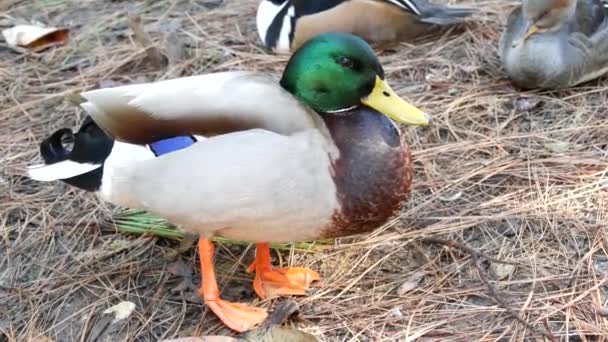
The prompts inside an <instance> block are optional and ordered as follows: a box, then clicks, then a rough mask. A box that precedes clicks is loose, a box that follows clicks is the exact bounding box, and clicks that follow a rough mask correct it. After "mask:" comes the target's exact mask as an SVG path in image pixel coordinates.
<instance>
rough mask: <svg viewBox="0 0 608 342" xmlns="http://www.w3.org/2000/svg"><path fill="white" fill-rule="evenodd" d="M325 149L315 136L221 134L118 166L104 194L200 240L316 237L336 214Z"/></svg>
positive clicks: (315, 133) (313, 132) (251, 132)
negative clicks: (184, 230)
mask: <svg viewBox="0 0 608 342" xmlns="http://www.w3.org/2000/svg"><path fill="white" fill-rule="evenodd" d="M326 144H327V142H326V140H325V139H324V138H323V137H322V136H321V134H320V133H319V132H318V131H316V130H309V131H307V132H301V133H297V134H294V135H292V136H285V135H281V134H276V133H273V132H269V131H266V130H257V129H255V130H249V131H244V132H236V133H231V134H225V135H221V136H216V137H212V138H209V139H207V140H205V141H204V142H200V143H196V144H194V145H192V146H191V147H189V148H186V149H183V150H179V151H176V152H173V153H170V154H166V155H163V156H160V157H157V158H154V159H150V160H145V161H141V162H138V163H135V164H130V165H129V166H128V167H125V168H115V169H113V170H111V172H110V173H108V177H110V178H109V179H106V180H107V181H105V182H104V185H103V186H102V193H103V196H104V197H106V198H108V199H109V200H111V201H112V202H114V203H116V204H119V205H123V206H128V207H131V208H142V209H145V210H148V211H150V212H152V213H155V214H157V215H159V216H161V217H164V218H166V219H168V220H170V221H171V222H172V223H175V224H177V225H180V226H181V227H183V228H184V229H186V230H188V231H191V232H195V233H199V234H203V235H205V236H210V235H221V236H225V237H229V238H233V239H243V240H249V241H294V240H310V239H315V238H318V237H319V235H318V234H319V231H320V229H322V228H323V227H327V226H328V224H330V222H331V218H332V215H333V214H334V211H335V210H336V209H337V208H338V200H337V196H336V186H335V184H334V182H333V180H332V176H331V169H332V167H331V160H330V156H329V153H328V148H329V149H331V148H332V147H331V146H327V145H326Z"/></svg>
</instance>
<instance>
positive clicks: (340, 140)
mask: <svg viewBox="0 0 608 342" xmlns="http://www.w3.org/2000/svg"><path fill="white" fill-rule="evenodd" d="M324 120H325V122H326V124H327V127H328V129H329V131H330V133H331V136H332V138H333V139H334V143H335V144H336V146H337V147H338V149H339V150H340V157H339V158H338V159H337V160H335V161H334V163H333V165H332V167H333V169H332V173H333V177H334V182H335V184H336V190H337V196H338V201H339V203H340V209H338V210H337V211H336V212H335V213H334V215H333V217H332V224H331V226H330V227H328V228H327V229H326V230H325V231H324V234H323V235H324V236H323V237H339V236H347V235H353V234H359V233H364V232H368V231H371V230H373V229H375V228H377V227H379V226H381V225H382V224H384V223H386V222H387V221H388V220H389V219H390V218H391V216H393V215H394V214H395V213H396V212H397V211H398V210H399V209H400V208H401V206H402V205H403V203H404V202H405V200H406V199H407V197H408V194H409V191H410V185H411V182H412V161H411V154H410V151H409V149H408V148H407V146H406V145H404V144H402V141H401V137H400V135H399V131H398V130H397V128H396V126H395V125H394V124H393V123H392V122H391V121H390V119H388V118H387V117H385V116H384V115H382V114H379V113H377V112H375V111H373V110H371V109H367V108H360V109H357V110H356V111H354V112H352V113H349V114H348V115H340V116H336V115H326V116H324Z"/></svg>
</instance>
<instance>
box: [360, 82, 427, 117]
mask: <svg viewBox="0 0 608 342" xmlns="http://www.w3.org/2000/svg"><path fill="white" fill-rule="evenodd" d="M361 102H363V104H365V105H367V106H369V107H371V108H373V109H375V110H377V111H379V112H380V113H382V114H384V115H386V116H388V117H389V118H391V119H393V120H395V121H397V122H400V123H404V124H406V125H413V126H427V125H428V124H429V122H430V121H431V117H430V116H428V115H427V114H426V113H424V112H423V111H421V110H420V109H418V108H416V107H414V106H412V105H411V104H409V103H407V102H406V101H405V100H403V99H402V98H400V97H399V96H398V95H397V94H395V92H394V91H393V89H391V87H389V85H388V84H387V83H386V82H385V81H383V80H382V79H380V77H378V76H376V84H375V86H374V89H373V90H372V92H371V93H370V94H369V95H368V96H366V97H364V98H362V99H361Z"/></svg>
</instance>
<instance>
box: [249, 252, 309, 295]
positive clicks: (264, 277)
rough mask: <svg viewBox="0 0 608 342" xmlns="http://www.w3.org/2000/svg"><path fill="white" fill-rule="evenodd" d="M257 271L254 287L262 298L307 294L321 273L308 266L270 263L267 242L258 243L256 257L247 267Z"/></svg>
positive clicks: (250, 270)
mask: <svg viewBox="0 0 608 342" xmlns="http://www.w3.org/2000/svg"><path fill="white" fill-rule="evenodd" d="M247 271H248V272H254V271H255V279H254V281H253V289H254V290H255V293H257V295H258V296H259V297H260V298H262V299H265V298H271V297H276V296H292V295H305V294H306V291H307V290H308V288H309V287H310V284H311V283H312V282H313V281H317V280H320V279H321V277H320V276H319V274H318V273H317V272H315V271H313V270H311V269H310V268H308V267H288V268H274V267H272V266H271V265H270V249H269V247H268V244H267V243H260V244H258V245H257V250H256V258H255V260H254V262H253V263H252V264H251V265H250V266H249V268H248V269H247Z"/></svg>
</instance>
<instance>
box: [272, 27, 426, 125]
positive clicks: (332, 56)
mask: <svg viewBox="0 0 608 342" xmlns="http://www.w3.org/2000/svg"><path fill="white" fill-rule="evenodd" d="M384 76H385V75H384V70H383V69H382V66H381V65H380V62H379V61H378V58H377V57H376V55H375V54H374V51H373V50H372V49H371V47H370V46H369V45H368V44H367V43H366V42H365V41H364V40H363V39H361V38H359V37H356V36H353V35H351V34H348V33H337V32H332V33H324V34H321V35H318V36H316V37H314V38H312V39H310V40H309V41H308V42H306V43H305V44H304V45H302V46H301V47H300V48H299V49H298V50H297V51H296V52H294V54H293V56H292V57H291V59H290V60H289V63H288V64H287V67H286V68H285V71H284V72H283V77H282V78H281V86H283V88H285V89H287V90H288V91H289V92H291V93H292V94H294V95H295V96H296V97H298V98H299V99H300V100H301V101H303V102H304V103H306V104H307V105H308V106H310V107H311V108H312V109H314V110H315V111H316V112H319V113H331V112H339V111H345V110H348V109H354V108H356V107H358V106H363V105H365V106H368V107H371V108H373V109H375V110H377V111H379V112H381V113H383V114H385V115H387V116H389V117H391V118H392V119H394V120H396V121H398V122H402V123H406V124H411V125H427V124H428V123H429V117H428V116H427V115H426V114H424V113H423V112H422V111H420V110H419V109H417V108H416V107H414V106H412V105H410V104H408V103H407V102H405V101H404V100H402V99H401V98H399V97H398V96H397V95H396V94H395V93H394V92H393V90H392V89H391V88H390V87H389V86H388V84H387V83H386V82H385V80H384V79H385V77H384Z"/></svg>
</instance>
